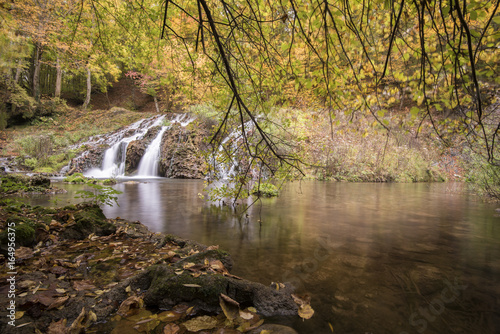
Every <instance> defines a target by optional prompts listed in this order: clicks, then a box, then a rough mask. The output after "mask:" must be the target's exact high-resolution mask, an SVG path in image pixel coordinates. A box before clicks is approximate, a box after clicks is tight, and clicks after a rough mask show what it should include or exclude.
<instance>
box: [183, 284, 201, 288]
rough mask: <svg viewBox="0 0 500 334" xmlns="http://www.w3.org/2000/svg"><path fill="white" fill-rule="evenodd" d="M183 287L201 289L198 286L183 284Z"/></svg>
mask: <svg viewBox="0 0 500 334" xmlns="http://www.w3.org/2000/svg"><path fill="white" fill-rule="evenodd" d="M182 285H184V286H185V287H188V288H201V285H198V284H182Z"/></svg>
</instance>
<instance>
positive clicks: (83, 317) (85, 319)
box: [67, 307, 97, 334]
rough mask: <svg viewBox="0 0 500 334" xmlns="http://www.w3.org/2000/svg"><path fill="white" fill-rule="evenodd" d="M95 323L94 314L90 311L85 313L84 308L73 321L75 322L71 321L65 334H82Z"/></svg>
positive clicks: (95, 317)
mask: <svg viewBox="0 0 500 334" xmlns="http://www.w3.org/2000/svg"><path fill="white" fill-rule="evenodd" d="M95 321H97V316H96V315H95V313H94V312H92V311H89V312H88V313H87V312H85V307H82V311H81V312H80V314H79V315H78V317H77V318H76V319H75V321H73V323H72V324H71V326H70V327H69V329H68V332H67V333H68V334H80V333H81V332H84V331H85V329H86V328H87V327H89V326H90V325H92V323H94V322H95Z"/></svg>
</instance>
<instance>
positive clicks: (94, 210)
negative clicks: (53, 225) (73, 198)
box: [56, 204, 116, 240]
mask: <svg viewBox="0 0 500 334" xmlns="http://www.w3.org/2000/svg"><path fill="white" fill-rule="evenodd" d="M77 208H78V209H79V211H77V212H75V213H74V214H73V219H74V223H72V224H70V225H69V226H68V227H67V228H66V229H65V230H64V231H62V232H61V236H62V237H63V238H65V239H77V240H81V239H84V238H86V237H87V236H88V235H89V234H91V233H94V234H96V235H99V236H102V235H110V234H112V233H114V232H115V231H116V226H115V225H113V224H112V223H110V222H109V221H108V220H107V219H106V216H105V215H104V213H103V212H102V210H101V209H100V208H99V207H98V206H97V205H85V204H80V205H78V206H77ZM56 217H57V216H56ZM70 219H71V218H70ZM63 220H64V219H63Z"/></svg>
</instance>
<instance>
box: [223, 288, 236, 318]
mask: <svg viewBox="0 0 500 334" xmlns="http://www.w3.org/2000/svg"><path fill="white" fill-rule="evenodd" d="M219 305H220V307H221V308H222V312H224V315H225V316H226V318H228V319H229V320H234V319H236V318H237V317H238V316H239V313H240V304H239V303H238V302H237V301H235V300H234V299H232V298H231V297H228V296H226V295H225V294H223V293H221V294H220V297H219Z"/></svg>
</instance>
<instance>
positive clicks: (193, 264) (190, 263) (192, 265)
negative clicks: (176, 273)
mask: <svg viewBox="0 0 500 334" xmlns="http://www.w3.org/2000/svg"><path fill="white" fill-rule="evenodd" d="M195 265H196V264H195V263H193V262H188V263H186V264H185V265H183V266H182V268H184V269H188V268H191V267H194V266H195Z"/></svg>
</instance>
